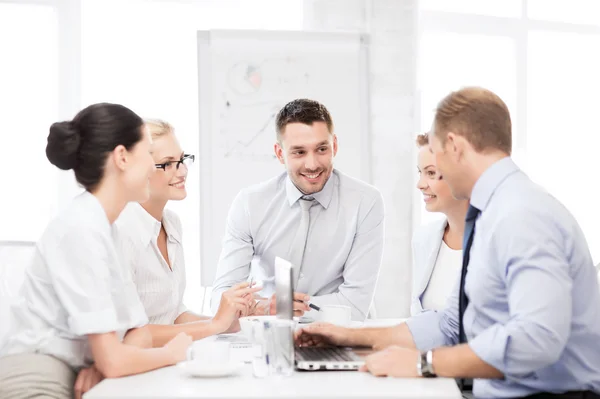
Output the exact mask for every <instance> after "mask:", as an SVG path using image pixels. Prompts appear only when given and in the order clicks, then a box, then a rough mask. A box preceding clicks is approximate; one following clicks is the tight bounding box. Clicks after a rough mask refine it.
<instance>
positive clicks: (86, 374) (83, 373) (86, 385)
mask: <svg viewBox="0 0 600 399" xmlns="http://www.w3.org/2000/svg"><path fill="white" fill-rule="evenodd" d="M103 379H104V376H103V375H102V373H100V371H98V369H97V368H96V366H94V365H92V366H91V367H88V368H85V369H81V370H80V371H79V374H78V375H77V379H76V380H75V386H74V390H75V399H81V398H82V397H83V394H84V393H86V392H87V391H89V390H90V389H92V388H93V387H94V386H95V385H96V384H98V383H99V382H100V381H102V380H103Z"/></svg>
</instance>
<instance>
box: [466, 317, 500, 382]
mask: <svg viewBox="0 0 600 399" xmlns="http://www.w3.org/2000/svg"><path fill="white" fill-rule="evenodd" d="M507 345H508V335H507V333H506V330H505V329H504V328H503V327H502V326H501V325H499V324H495V325H493V326H491V327H489V328H488V329H486V330H484V331H483V332H481V333H480V334H478V335H477V337H475V338H473V339H472V340H470V341H469V347H470V348H471V350H472V351H473V352H475V354H476V355H477V357H479V358H480V359H481V360H483V361H484V362H486V363H487V364H489V365H490V366H492V367H495V368H496V369H497V370H499V371H501V372H502V373H503V374H506V362H505V355H506V348H507Z"/></svg>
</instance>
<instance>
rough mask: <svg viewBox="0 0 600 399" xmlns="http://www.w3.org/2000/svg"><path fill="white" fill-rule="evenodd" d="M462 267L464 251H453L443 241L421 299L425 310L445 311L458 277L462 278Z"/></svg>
mask: <svg viewBox="0 0 600 399" xmlns="http://www.w3.org/2000/svg"><path fill="white" fill-rule="evenodd" d="M461 267H462V250H460V249H452V248H450V247H449V246H448V244H446V243H445V242H444V240H442V245H440V251H439V252H438V255H437V258H436V261H435V266H434V268H433V272H432V273H431V277H430V279H429V283H428V284H427V288H426V289H425V293H424V294H423V296H422V299H421V301H422V303H423V308H424V309H426V310H443V309H444V308H445V307H446V300H447V299H448V297H449V296H450V294H451V293H452V289H453V288H454V282H455V281H456V277H457V276H460V270H461Z"/></svg>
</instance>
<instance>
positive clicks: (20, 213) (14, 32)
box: [0, 4, 58, 241]
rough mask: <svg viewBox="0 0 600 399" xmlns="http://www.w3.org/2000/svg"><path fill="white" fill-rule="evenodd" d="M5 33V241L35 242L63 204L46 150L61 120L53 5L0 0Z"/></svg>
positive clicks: (0, 69) (1, 105)
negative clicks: (54, 126)
mask: <svg viewBox="0 0 600 399" xmlns="http://www.w3.org/2000/svg"><path fill="white" fill-rule="evenodd" d="M0 38H2V39H1V40H0V54H3V55H4V56H3V57H2V62H0V109H2V110H5V111H6V110H10V111H9V112H3V113H2V132H3V134H2V137H3V138H4V139H5V140H4V141H3V144H2V145H0V160H1V161H2V168H1V170H0V175H1V176H2V180H1V181H2V186H3V194H4V195H2V196H1V197H0V209H2V229H0V240H28V241H35V240H37V239H38V238H39V236H40V235H41V233H42V232H43V230H44V228H45V227H46V225H47V223H48V222H49V220H50V218H51V217H52V216H53V215H54V213H55V211H56V209H57V206H58V204H57V202H58V192H57V189H56V186H57V178H58V172H57V169H56V168H55V167H54V166H53V165H52V164H50V162H48V160H47V158H46V152H45V151H46V138H47V137H48V131H49V127H50V124H51V123H53V122H56V120H57V119H58V105H57V103H58V26H57V16H56V12H55V9H54V7H51V6H42V5H31V4H0ZM4 190H6V192H5V191H4ZM23 203H26V204H27V206H26V207H23Z"/></svg>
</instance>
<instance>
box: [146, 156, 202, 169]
mask: <svg viewBox="0 0 600 399" xmlns="http://www.w3.org/2000/svg"><path fill="white" fill-rule="evenodd" d="M188 159H191V160H192V163H194V162H195V161H196V156H195V155H193V154H183V155H182V156H181V159H180V160H179V161H167V162H163V163H155V164H154V167H155V168H156V169H162V170H163V172H166V171H167V165H170V164H172V163H174V164H175V170H179V167H180V166H181V165H182V164H183V163H184V162H185V161H186V160H188ZM186 167H187V165H186Z"/></svg>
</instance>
